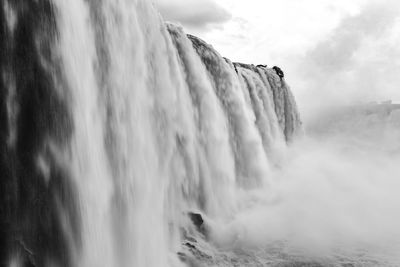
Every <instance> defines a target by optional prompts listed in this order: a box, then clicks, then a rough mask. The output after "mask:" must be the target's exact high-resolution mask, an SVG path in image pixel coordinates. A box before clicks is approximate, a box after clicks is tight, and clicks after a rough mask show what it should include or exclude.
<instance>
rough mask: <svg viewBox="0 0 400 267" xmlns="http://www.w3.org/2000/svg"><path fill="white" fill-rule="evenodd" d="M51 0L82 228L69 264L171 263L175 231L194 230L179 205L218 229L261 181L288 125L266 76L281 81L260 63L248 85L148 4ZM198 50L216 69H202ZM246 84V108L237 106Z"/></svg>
mask: <svg viewBox="0 0 400 267" xmlns="http://www.w3.org/2000/svg"><path fill="white" fill-rule="evenodd" d="M54 3H55V7H56V12H57V14H58V28H59V38H58V41H59V42H58V48H57V49H58V51H59V54H60V60H61V62H62V66H63V67H62V68H63V72H64V75H65V80H66V83H67V86H68V88H69V89H70V90H69V92H68V96H69V98H70V108H71V112H72V114H73V129H74V137H73V141H72V143H71V147H70V150H71V157H70V158H71V159H70V163H69V164H70V170H71V175H72V177H73V179H74V181H75V183H76V184H77V187H78V194H77V195H78V197H79V203H80V206H79V207H80V214H81V218H82V225H83V229H82V235H81V239H82V251H80V252H78V253H77V255H76V259H75V261H76V263H77V265H78V266H93V267H100V266H181V265H182V264H183V263H182V262H181V261H180V260H179V258H178V254H177V253H178V252H180V251H181V250H182V242H183V241H184V240H185V238H187V237H188V235H190V234H192V235H194V236H196V235H197V237H196V238H198V239H199V240H200V239H202V238H203V236H201V234H200V233H195V231H194V230H193V229H194V228H193V225H192V222H191V221H190V220H189V218H188V216H187V213H188V212H199V213H201V214H202V215H203V217H204V218H205V220H206V221H209V222H210V223H209V225H215V226H216V227H223V225H224V224H226V223H227V222H229V221H231V220H232V219H233V218H234V217H235V216H236V215H235V214H237V213H238V212H239V211H240V210H242V209H243V208H244V206H245V205H247V204H245V203H243V202H242V199H243V198H248V197H249V196H251V194H252V193H251V192H253V191H254V190H255V188H264V187H265V186H270V182H271V181H270V179H271V168H270V167H271V162H273V164H277V163H278V162H277V160H278V159H277V158H274V156H273V155H275V154H276V155H277V154H278V150H283V149H284V147H285V145H284V144H285V139H284V138H285V136H284V133H283V129H284V128H285V126H286V125H288V127H289V124H288V123H286V124H285V122H284V117H285V112H283V113H281V114H278V115H280V117H279V116H277V114H276V113H275V105H279V106H281V108H284V106H285V105H286V104H285V103H284V101H286V100H287V99H286V97H285V96H283V95H282V97H281V98H280V100H277V101H275V99H274V96H273V93H272V89H271V85H270V84H269V83H270V82H269V81H268V78H269V79H272V80H274V79H276V80H279V78H278V77H277V76H276V75H275V74H274V73H273V72H271V71H268V72H267V70H260V73H261V72H262V75H263V76H262V78H263V79H265V80H261V76H260V78H258V77H253V78H254V80H256V82H257V85H255V84H250V85H248V86H246V85H245V84H243V81H240V80H239V78H238V76H237V74H236V73H235V69H234V68H233V66H232V65H230V64H228V63H227V62H225V60H224V59H223V58H222V57H221V56H219V55H218V54H217V53H216V52H215V51H213V50H212V48H206V49H205V51H204V52H203V53H204V57H201V56H199V54H198V53H199V51H195V49H194V47H193V45H192V41H191V40H189V39H188V37H187V36H186V34H184V33H183V31H182V30H181V29H179V28H177V27H175V26H173V25H169V26H168V28H167V26H166V25H165V24H164V22H163V21H162V19H161V18H160V17H159V15H158V13H157V12H156V11H155V10H154V8H153V6H152V5H151V4H149V3H148V2H147V1H143V0H137V1H128V0H119V1H111V0H103V1H94V0H93V1H84V0H71V1H68V2H66V1H61V0H55V1H54ZM207 56H209V57H211V58H212V59H213V60H215V62H216V64H214V65H215V67H217V68H218V69H219V70H220V71H222V72H223V75H220V76H218V77H217V76H215V75H216V74H215V73H213V72H211V71H210V70H209V69H207V63H206V61H205V57H207ZM213 75H214V77H213ZM243 75H244V74H243ZM248 75H256V74H248ZM256 76H257V75H256ZM267 76H268V77H267ZM243 77H245V76H243ZM253 78H251V79H253ZM216 79H218V82H216ZM279 86H281V87H282V88H283V82H282V84H280V85H279ZM275 87H276V88H275V90H279V89H278V88H277V86H275ZM249 89H251V93H252V95H251V99H252V101H253V102H255V103H257V105H256V106H255V105H253V104H252V103H250V102H247V103H246V100H245V98H246V97H247V96H246V95H245V94H246V91H248V90H249ZM282 90H288V89H287V88H286V87H284V89H282ZM274 102H275V103H274ZM285 107H286V106H285ZM289 108H293V110H291V111H290V112H293V113H294V114H295V113H296V112H297V111H296V109H295V106H293V107H292V106H290V107H289ZM296 114H297V113H296ZM278 117H279V120H280V121H281V124H279V123H278ZM256 120H257V121H259V123H257V124H256V123H255V121H256ZM290 123H293V122H290ZM295 123H299V122H295ZM296 127H297V126H296ZM263 144H264V145H263ZM265 188H267V187H265ZM209 231H210V232H212V231H214V230H211V229H210V230H209ZM213 239H214V237H210V240H213ZM217 239H218V238H215V240H216V242H217ZM210 242H211V241H210ZM217 243H218V242H217Z"/></svg>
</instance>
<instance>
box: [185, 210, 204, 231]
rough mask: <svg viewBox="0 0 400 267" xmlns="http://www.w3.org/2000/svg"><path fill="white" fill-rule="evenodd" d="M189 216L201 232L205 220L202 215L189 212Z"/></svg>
mask: <svg viewBox="0 0 400 267" xmlns="http://www.w3.org/2000/svg"><path fill="white" fill-rule="evenodd" d="M188 215H189V217H190V219H191V220H192V222H193V224H194V225H195V226H196V227H197V229H198V230H199V231H200V229H201V227H202V226H203V223H204V220H203V217H202V216H201V214H199V213H193V212H189V213H188Z"/></svg>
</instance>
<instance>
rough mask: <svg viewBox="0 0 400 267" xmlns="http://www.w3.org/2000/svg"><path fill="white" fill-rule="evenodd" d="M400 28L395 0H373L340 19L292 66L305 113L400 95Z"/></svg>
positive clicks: (309, 113) (397, 5)
mask: <svg viewBox="0 0 400 267" xmlns="http://www.w3.org/2000/svg"><path fill="white" fill-rule="evenodd" d="M399 30H400V17H399V4H398V3H397V2H396V1H381V2H373V3H371V4H368V5H366V6H364V8H362V9H361V10H360V12H359V13H358V14H356V15H349V16H347V17H345V18H344V19H342V21H341V22H340V23H339V25H338V26H337V27H336V28H335V29H334V30H333V31H332V32H331V33H330V34H329V35H328V36H327V38H325V39H324V40H322V41H320V42H318V43H317V44H316V45H315V46H314V47H313V48H311V49H310V50H308V52H306V53H305V55H304V57H303V58H302V60H301V62H300V63H299V65H298V67H297V73H298V74H297V75H298V77H296V80H298V81H301V80H302V81H303V82H301V87H302V88H301V90H302V93H301V94H299V95H300V97H299V98H300V99H299V102H300V106H302V107H303V113H304V115H305V116H306V117H307V116H308V115H310V117H312V116H313V115H312V114H314V115H315V114H318V112H316V109H321V108H326V107H329V106H334V105H338V104H352V103H356V102H368V101H382V100H387V99H392V100H395V101H396V100H400V92H399V85H400V77H399V75H398V73H399V72H400V57H399V55H400V49H399V48H398V44H399V43H400V35H399V34H398V32H399Z"/></svg>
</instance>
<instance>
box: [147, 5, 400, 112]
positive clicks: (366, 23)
mask: <svg viewBox="0 0 400 267" xmlns="http://www.w3.org/2000/svg"><path fill="white" fill-rule="evenodd" d="M155 1H156V5H157V6H158V7H159V10H160V12H161V14H162V15H163V17H164V18H165V19H166V20H169V21H173V22H177V23H179V24H181V25H182V26H183V27H184V28H185V30H186V32H188V33H192V34H194V35H197V36H199V37H201V38H203V39H204V40H205V41H207V42H208V43H210V44H212V45H213V46H214V47H215V48H216V49H217V50H218V51H219V52H220V53H221V54H222V55H223V56H225V57H228V58H230V59H231V60H233V61H240V62H244V63H254V64H267V65H269V66H271V67H272V66H274V65H278V66H280V67H282V69H283V70H284V71H285V76H286V80H287V81H288V83H289V84H290V85H291V87H292V90H293V92H294V94H295V96H296V98H297V100H298V104H299V106H300V108H301V109H302V112H303V113H304V115H305V116H308V115H309V114H307V113H312V112H315V107H318V106H329V105H333V104H337V103H354V102H357V101H361V102H367V101H373V100H377V101H381V100H387V99H392V100H395V101H396V100H400V9H399V8H400V1H398V0H335V1H332V0H155Z"/></svg>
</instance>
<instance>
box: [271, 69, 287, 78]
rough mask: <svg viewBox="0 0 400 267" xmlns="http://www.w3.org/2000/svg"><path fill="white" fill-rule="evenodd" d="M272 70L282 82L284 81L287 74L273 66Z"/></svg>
mask: <svg viewBox="0 0 400 267" xmlns="http://www.w3.org/2000/svg"><path fill="white" fill-rule="evenodd" d="M272 69H273V70H274V71H275V72H276V75H278V76H279V78H281V80H282V79H283V77H285V74H284V73H283V71H282V70H281V69H280V68H279V67H277V66H273V67H272Z"/></svg>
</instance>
